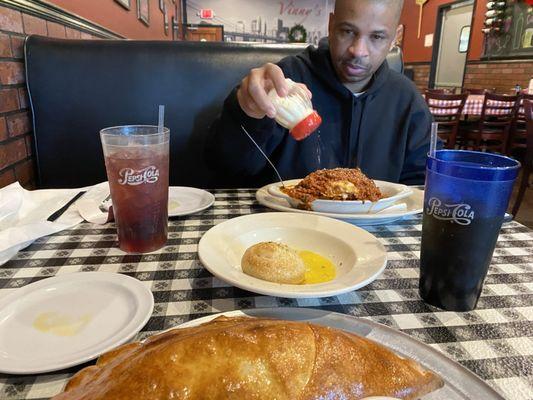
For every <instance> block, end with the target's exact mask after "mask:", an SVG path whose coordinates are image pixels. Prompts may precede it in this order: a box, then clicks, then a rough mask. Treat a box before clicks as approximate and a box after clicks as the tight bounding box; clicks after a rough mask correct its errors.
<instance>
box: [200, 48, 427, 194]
mask: <svg viewBox="0 0 533 400" xmlns="http://www.w3.org/2000/svg"><path fill="white" fill-rule="evenodd" d="M278 65H279V66H280V67H281V69H282V70H283V73H284V74H285V77H287V78H291V79H292V80H293V81H295V82H302V83H304V84H305V85H307V87H308V88H309V90H310V91H311V93H312V94H313V99H312V102H313V107H314V108H315V109H316V110H317V111H318V114H319V115H320V116H321V117H322V125H321V126H320V127H319V128H318V129H317V130H316V131H315V132H314V133H313V134H311V135H310V136H308V137H307V138H306V139H304V140H302V141H296V140H294V139H293V138H292V136H290V135H289V133H288V130H287V129H285V128H283V127H281V126H280V125H278V124H277V123H276V122H275V121H274V120H273V119H270V118H268V117H265V118H263V119H255V118H251V117H248V116H247V115H246V114H245V113H244V112H243V111H242V109H241V108H240V106H239V103H238V101H237V89H238V87H237V88H235V89H234V90H233V91H232V92H231V93H230V95H229V96H228V97H227V98H226V100H225V102H224V108H223V110H222V114H221V115H220V117H219V118H218V119H217V120H216V121H215V123H214V124H213V126H212V127H211V130H210V135H209V137H208V139H207V146H206V156H207V160H209V161H208V163H209V165H210V167H211V168H213V169H214V170H216V171H217V172H218V173H219V174H221V176H224V177H225V178H226V179H225V180H224V182H225V183H227V184H228V185H235V184H237V183H238V184H237V185H239V184H240V185H243V184H245V185H247V186H251V187H258V186H261V185H263V184H266V183H270V182H274V181H276V180H277V179H276V175H275V173H274V171H273V169H272V168H271V167H270V166H269V165H268V163H267V161H266V160H265V159H264V157H263V156H262V155H261V154H260V152H259V151H258V149H257V148H256V147H255V146H254V144H253V143H252V142H251V141H250V139H249V138H248V137H247V136H246V135H245V133H244V132H243V131H242V129H241V125H243V126H244V127H245V128H246V130H247V131H248V132H249V133H250V135H252V136H253V138H254V139H255V141H256V142H257V143H258V144H259V146H261V148H262V149H263V151H264V152H265V153H266V154H267V155H268V156H269V158H270V159H271V160H272V162H273V163H274V165H275V166H276V168H278V170H279V172H280V174H281V176H282V178H283V179H292V178H303V177H304V176H306V175H307V174H309V173H310V172H313V171H315V170H317V169H320V168H335V167H349V168H353V167H356V166H358V167H360V168H361V170H362V171H363V172H364V173H365V174H366V175H368V176H369V177H370V178H373V179H379V180H385V181H389V182H401V183H405V184H422V183H424V172H425V162H426V154H427V153H428V150H429V141H430V127H431V121H432V117H431V114H430V112H429V110H428V107H427V106H426V103H425V101H424V99H423V98H422V96H421V95H420V94H419V92H418V90H417V89H416V87H415V86H414V84H413V83H412V82H411V81H410V80H409V79H408V78H406V77H405V76H403V75H402V74H399V73H397V72H395V71H393V70H391V69H389V66H388V64H387V62H386V61H384V62H383V64H382V65H381V66H380V67H379V69H378V70H377V71H376V73H375V74H374V77H373V78H372V81H371V83H370V85H369V87H368V88H367V90H366V91H365V92H364V93H363V94H360V95H359V96H355V95H354V94H353V93H352V92H351V91H350V90H348V89H347V88H346V87H345V86H344V85H343V84H342V83H341V82H340V80H339V79H338V77H337V75H336V73H335V70H334V68H333V65H332V63H331V57H330V53H329V47H328V46H327V45H324V46H320V47H319V48H318V49H317V48H314V47H312V46H310V47H308V48H307V49H306V50H305V51H304V52H303V53H301V54H299V55H297V56H289V57H286V58H284V59H282V60H281V61H280V62H279V63H278ZM228 178H229V180H228Z"/></svg>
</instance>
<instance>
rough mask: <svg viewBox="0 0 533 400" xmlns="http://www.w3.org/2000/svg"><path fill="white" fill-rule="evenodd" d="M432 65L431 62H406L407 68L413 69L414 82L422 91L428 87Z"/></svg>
mask: <svg viewBox="0 0 533 400" xmlns="http://www.w3.org/2000/svg"><path fill="white" fill-rule="evenodd" d="M430 67H431V64H430V63H425V64H421V63H416V64H405V68H406V69H412V70H413V78H414V83H415V85H416V87H417V88H418V90H420V91H421V92H423V91H424V90H426V89H427V87H428V83H429V71H430Z"/></svg>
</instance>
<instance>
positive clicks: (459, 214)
mask: <svg viewBox="0 0 533 400" xmlns="http://www.w3.org/2000/svg"><path fill="white" fill-rule="evenodd" d="M426 214H428V215H433V217H434V218H436V219H440V220H444V221H452V222H455V223H456V224H459V225H470V224H471V223H472V221H473V220H474V210H472V207H471V206H470V205H469V204H442V201H441V200H440V199H438V198H436V197H432V198H430V199H429V201H428V207H427V209H426Z"/></svg>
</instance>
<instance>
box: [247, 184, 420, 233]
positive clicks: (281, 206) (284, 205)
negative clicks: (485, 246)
mask: <svg viewBox="0 0 533 400" xmlns="http://www.w3.org/2000/svg"><path fill="white" fill-rule="evenodd" d="M289 182H290V181H289ZM269 186H270V185H266V186H263V187H262V188H261V189H259V190H258V191H257V192H256V193H255V198H256V199H257V201H258V202H259V203H260V204H262V205H264V206H266V207H268V208H271V209H273V210H277V211H289V212H296V213H304V214H314V215H322V216H325V217H331V218H336V219H340V220H342V221H346V222H349V223H351V224H355V225H360V226H366V225H381V224H388V223H390V222H393V221H396V220H398V219H401V218H403V217H406V216H409V215H414V214H420V213H421V212H422V211H423V207H424V191H423V190H420V189H417V188H415V187H411V188H410V189H411V190H412V193H411V194H410V195H409V196H407V197H405V198H404V199H403V200H402V201H403V202H405V205H406V207H405V209H402V210H401V211H398V210H397V209H391V211H388V210H383V211H381V212H379V213H374V214H340V213H323V212H317V211H308V210H300V209H297V208H293V207H291V205H290V204H289V202H288V201H287V200H286V199H284V198H281V197H277V196H272V195H271V194H270V193H269V192H268V188H269ZM402 201H400V202H399V203H401V202H402ZM394 207H395V206H394ZM391 208H392V207H391Z"/></svg>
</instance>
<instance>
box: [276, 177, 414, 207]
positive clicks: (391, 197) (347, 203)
mask: <svg viewBox="0 0 533 400" xmlns="http://www.w3.org/2000/svg"><path fill="white" fill-rule="evenodd" d="M300 181H301V179H291V180H289V181H285V182H284V183H285V185H287V186H296V185H297V184H298V183H300ZM374 182H375V184H376V186H377V187H378V188H379V190H380V191H381V193H382V194H383V196H384V197H383V198H382V199H379V200H378V201H369V200H365V201H362V200H324V199H316V200H314V201H313V202H311V203H310V207H311V210H313V211H318V212H324V213H336V214H362V213H375V212H378V211H382V210H384V209H385V208H388V207H390V206H392V205H393V204H394V203H397V202H399V201H400V200H401V199H403V198H405V197H407V196H409V195H410V194H411V193H412V192H413V191H412V189H411V188H410V187H409V186H406V185H402V184H400V183H392V182H385V181H374ZM281 186H282V184H281V182H276V183H272V184H270V185H269V186H268V188H267V191H268V193H270V194H271V195H273V196H277V197H281V198H283V199H285V200H287V202H288V203H289V204H290V205H291V207H292V208H298V206H300V205H301V204H302V202H301V201H300V200H298V199H294V198H292V197H291V196H289V195H287V194H285V193H283V192H282V191H281V190H280V188H281Z"/></svg>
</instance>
